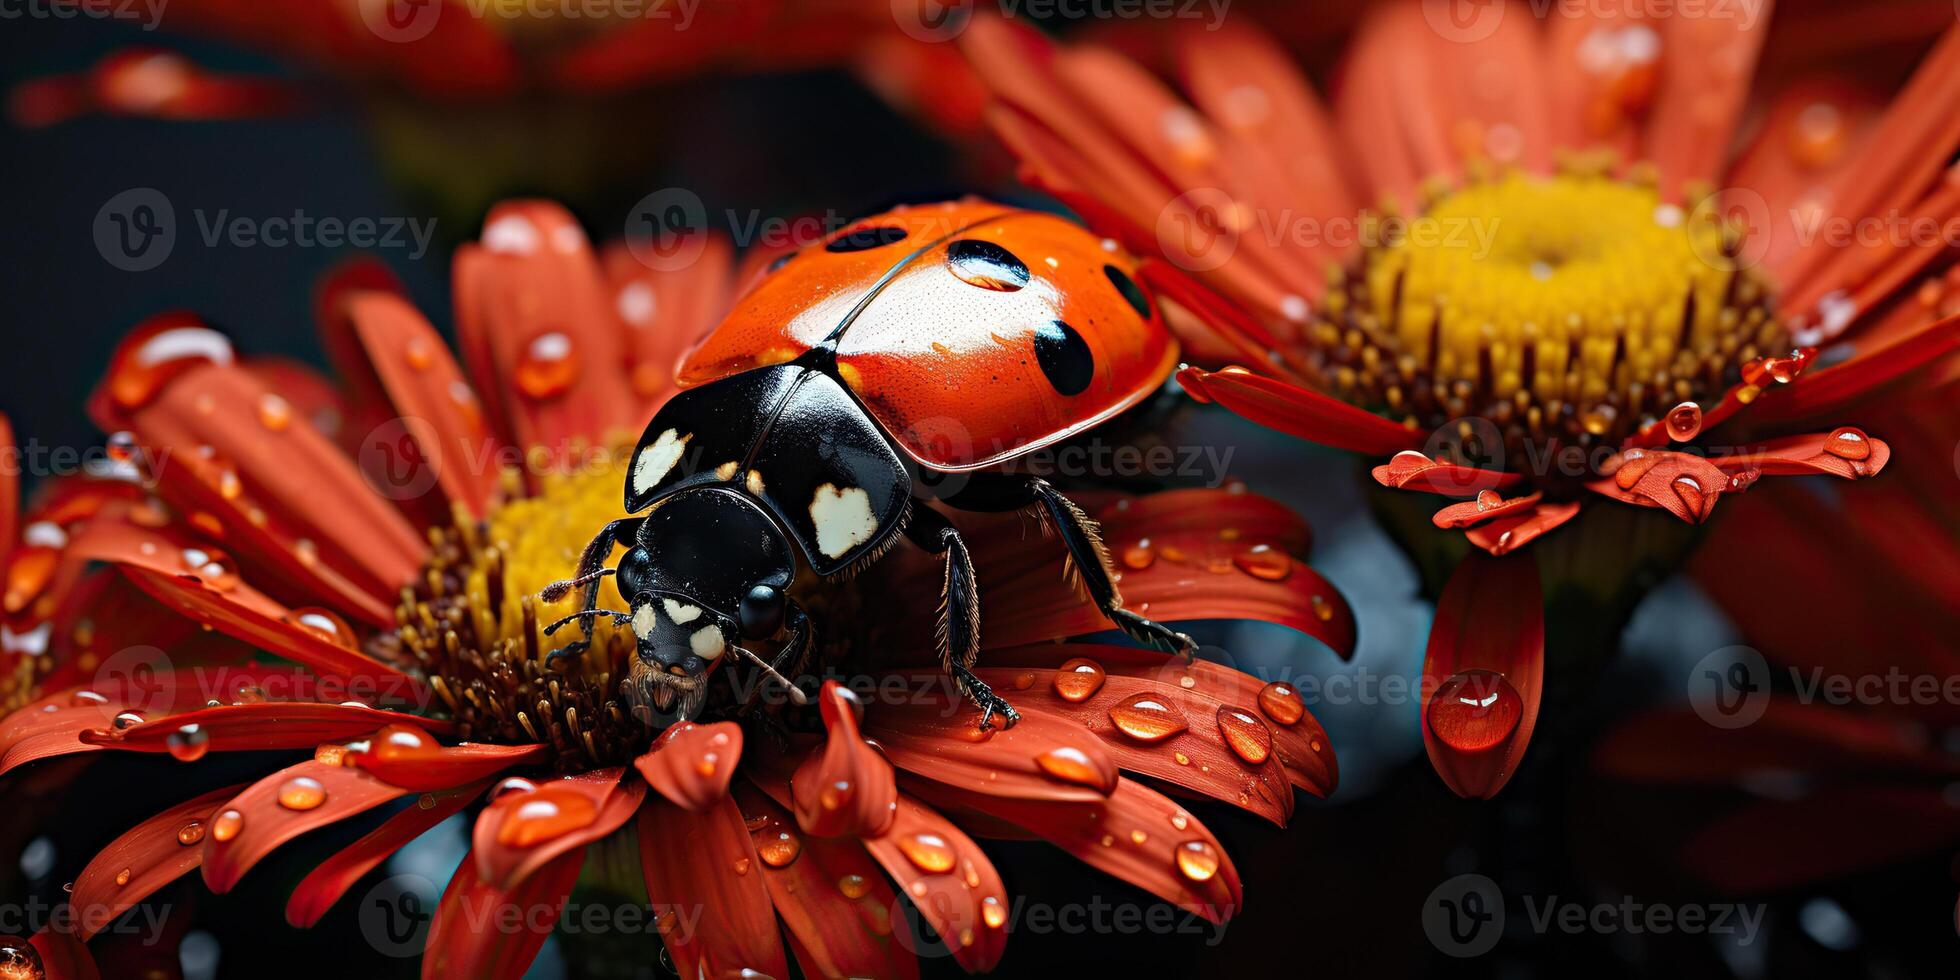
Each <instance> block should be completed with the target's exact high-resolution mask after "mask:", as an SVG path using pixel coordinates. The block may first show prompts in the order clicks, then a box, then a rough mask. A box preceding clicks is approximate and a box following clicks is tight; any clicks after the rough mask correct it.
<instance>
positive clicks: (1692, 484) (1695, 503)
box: [1673, 473, 1708, 517]
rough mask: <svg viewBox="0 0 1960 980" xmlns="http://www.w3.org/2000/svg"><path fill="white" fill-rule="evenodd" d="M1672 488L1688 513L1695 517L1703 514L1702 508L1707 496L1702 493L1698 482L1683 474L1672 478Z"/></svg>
mask: <svg viewBox="0 0 1960 980" xmlns="http://www.w3.org/2000/svg"><path fill="white" fill-rule="evenodd" d="M1673 487H1674V495H1675V496H1676V497H1679V498H1681V502H1682V503H1683V504H1686V505H1687V507H1688V513H1690V514H1693V515H1695V516H1696V517H1701V516H1703V515H1704V514H1705V511H1704V510H1703V508H1704V506H1705V505H1706V503H1707V499H1708V495H1707V494H1706V493H1705V492H1704V491H1703V489H1702V486H1701V481H1700V480H1697V479H1695V478H1694V477H1692V476H1689V475H1687V474H1686V473H1683V474H1681V475H1680V476H1677V477H1675V478H1674V483H1673Z"/></svg>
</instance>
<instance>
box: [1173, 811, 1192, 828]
mask: <svg viewBox="0 0 1960 980" xmlns="http://www.w3.org/2000/svg"><path fill="white" fill-rule="evenodd" d="M1171 826H1172V827H1174V828H1176V829H1178V830H1183V829H1184V828H1186V827H1189V826H1191V817H1190V815H1189V814H1187V813H1185V812H1184V811H1183V810H1179V811H1177V812H1176V813H1173V814H1171Z"/></svg>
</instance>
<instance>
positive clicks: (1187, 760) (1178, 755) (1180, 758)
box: [1171, 752, 1191, 766]
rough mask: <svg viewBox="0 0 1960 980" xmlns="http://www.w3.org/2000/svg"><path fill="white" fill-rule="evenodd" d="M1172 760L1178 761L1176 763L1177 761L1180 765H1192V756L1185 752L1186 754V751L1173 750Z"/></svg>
mask: <svg viewBox="0 0 1960 980" xmlns="http://www.w3.org/2000/svg"><path fill="white" fill-rule="evenodd" d="M1171 760H1172V761H1173V762H1176V763H1177V764H1178V765H1180V766H1188V765H1190V764H1191V757H1190V756H1188V755H1185V754H1184V753H1182V752H1172V753H1171Z"/></svg>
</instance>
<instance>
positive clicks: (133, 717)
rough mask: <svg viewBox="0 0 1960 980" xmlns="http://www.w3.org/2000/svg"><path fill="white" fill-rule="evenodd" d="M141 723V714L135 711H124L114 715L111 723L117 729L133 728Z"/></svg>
mask: <svg viewBox="0 0 1960 980" xmlns="http://www.w3.org/2000/svg"><path fill="white" fill-rule="evenodd" d="M142 723H143V716H142V715H141V714H140V713H138V712H135V711H125V712H123V713H121V714H119V715H117V716H116V719H115V721H114V722H113V724H114V725H115V726H116V728H118V729H124V728H134V727H136V726H137V725H141V724H142Z"/></svg>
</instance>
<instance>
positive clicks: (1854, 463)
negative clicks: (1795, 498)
mask: <svg viewBox="0 0 1960 980" xmlns="http://www.w3.org/2000/svg"><path fill="white" fill-rule="evenodd" d="M1891 458H1892V447H1891V446H1890V445H1888V444H1886V442H1885V440H1883V439H1874V438H1872V437H1870V436H1868V435H1866V434H1865V432H1864V430H1862V429H1854V428H1851V427H1850V426H1844V427H1842V428H1838V429H1833V430H1831V431H1830V432H1814V433H1811V434H1810V435H1803V436H1790V437H1788V438H1784V439H1775V440H1772V441H1770V442H1768V443H1765V444H1763V445H1762V446H1759V447H1756V448H1754V449H1751V450H1750V451H1747V452H1740V453H1735V454H1733V455H1728V456H1716V457H1714V458H1712V459H1710V460H1709V462H1712V463H1714V464H1715V465H1716V466H1718V467H1721V468H1722V469H1723V470H1724V471H1726V472H1729V473H1747V472H1749V471H1751V470H1754V471H1757V472H1760V473H1762V474H1763V475H1764V476H1802V475H1806V474H1810V473H1828V474H1830V475H1831V476H1839V477H1843V478H1845V479H1847V480H1855V479H1858V478H1859V477H1868V476H1877V475H1878V471H1879V470H1882V469H1884V468H1885V464H1886V462H1887V461H1889V460H1890V459H1891Z"/></svg>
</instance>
